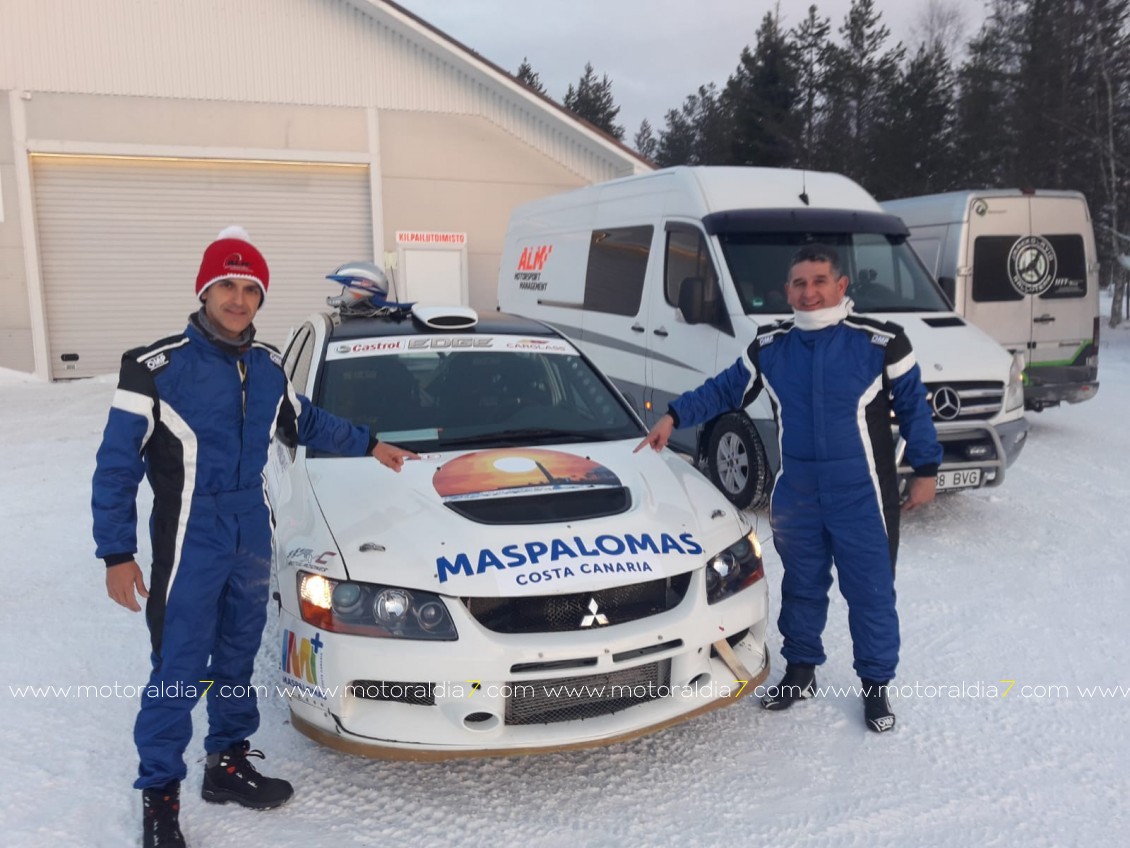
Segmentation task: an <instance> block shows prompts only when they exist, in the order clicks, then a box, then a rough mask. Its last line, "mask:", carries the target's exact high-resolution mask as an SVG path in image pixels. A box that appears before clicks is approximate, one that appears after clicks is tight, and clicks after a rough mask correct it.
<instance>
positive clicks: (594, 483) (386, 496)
mask: <svg viewBox="0 0 1130 848" xmlns="http://www.w3.org/2000/svg"><path fill="white" fill-rule="evenodd" d="M636 444H637V442H636V441H635V440H629V441H620V442H602V443H598V444H579V445H555V446H547V447H537V448H503V449H489V450H480V451H459V452H449V453H438V454H426V455H424V456H423V457H421V459H419V460H411V461H408V462H406V463H405V464H404V468H403V470H402V471H401V472H400V473H393V472H391V471H389V470H388V469H387V468H384V467H383V466H381V465H380V464H379V463H377V462H375V461H374V460H373V459H371V458H369V457H365V458H359V459H340V458H338V459H329V458H326V459H312V460H308V461H307V473H308V476H309V480H310V482H311V485H312V489H313V492H314V496H315V497H316V499H317V501H318V505H319V506H320V508H321V511H322V514H323V516H324V517H325V520H326V522H327V525H328V527H329V529H330V532H331V533H332V534H333V536H334V539H335V540H336V542H337V546H338V549H339V551H340V552H341V556H342V559H343V562H344V566H345V568H346V571H347V572H348V574H349V577H350V579H352V580H358V581H362V582H369V583H381V584H387V585H394V586H401V587H405V588H412V589H420V590H428V591H434V592H439V593H442V594H446V595H459V596H465V597H507V596H515V595H524V594H531V595H532V594H537V595H545V594H557V593H562V594H564V593H572V592H590V591H597V590H600V589H606V588H609V587H612V586H617V585H623V584H627V583H637V582H640V581H641V580H650V579H657V578H661V577H666V576H671V575H675V574H680V573H683V572H685V571H689V570H691V569H693V568H696V567H698V566H700V565H702V563H703V562H705V560H706V559H707V557H709V556H712V555H714V554H716V553H718V552H719V551H721V550H723V549H724V548H726V547H727V546H729V545H731V544H733V543H734V542H736V541H737V540H738V539H739V538H740V536H741V535H742V534H743V533H744V532H747V531H748V529H749V522H748V519H746V517H745V516H744V515H742V514H741V513H740V512H738V511H737V510H736V509H735V508H734V507H733V506H732V505H731V504H730V503H729V502H728V501H727V500H725V498H723V497H722V495H721V494H720V493H719V492H718V491H717V490H716V489H715V488H714V487H713V486H712V485H711V484H710V482H709V481H708V480H706V478H704V477H703V476H702V475H701V474H699V473H698V472H697V471H695V470H694V469H693V468H692V467H691V466H690V464H689V463H688V462H687V461H686V460H684V459H682V458H680V457H679V456H677V455H675V454H673V453H671V452H670V451H663V452H662V453H659V454H657V453H656V452H654V451H652V450H643V451H640V452H639V453H633V448H634V447H635V445H636ZM594 506H595V507H596V512H597V513H604V514H596V515H593V514H591V513H592V512H593V507H594ZM586 511H587V513H588V514H586ZM468 516H477V517H479V518H480V519H482V518H483V517H484V516H485V517H486V518H488V519H489V520H492V521H494V520H504V521H506V522H508V523H504V524H500V523H483V522H482V521H481V520H474V519H473V518H472V517H468ZM520 522H529V523H520Z"/></svg>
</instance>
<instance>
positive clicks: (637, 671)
mask: <svg viewBox="0 0 1130 848" xmlns="http://www.w3.org/2000/svg"><path fill="white" fill-rule="evenodd" d="M670 683H671V661H670V660H661V661H659V662H654V663H648V664H647V665H641V666H636V667H635V668H627V669H624V670H623V671H613V672H610V673H608V674H590V675H587V676H585V677H567V678H558V679H556V680H553V679H551V680H531V681H524V682H522V683H513V684H511V686H512V688H513V695H511V697H510V698H509V699H508V700H507V702H506V724H508V725H515V724H555V723H557V722H562V721H580V720H583V719H586V718H596V717H597V716H602V715H611V714H612V713H616V712H620V711H621V710H626V709H628V708H629V707H634V706H636V705H638V704H646V703H647V702H648V701H655V700H657V699H659V698H661V697H663V696H664V694H665V693H664V692H663V691H662V690H663V688H664V687H668V686H670Z"/></svg>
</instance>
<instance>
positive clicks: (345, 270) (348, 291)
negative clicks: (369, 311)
mask: <svg viewBox="0 0 1130 848" xmlns="http://www.w3.org/2000/svg"><path fill="white" fill-rule="evenodd" d="M326 279H327V280H333V281H335V282H338V283H341V284H342V285H343V286H345V289H344V290H343V291H342V293H341V302H342V303H350V302H353V303H356V302H358V301H362V300H366V299H370V300H372V302H373V304H374V305H376V306H380V305H381V304H382V303H384V302H385V301H386V300H388V277H387V276H385V272H384V271H382V270H381V269H380V268H378V267H377V266H376V265H374V264H373V263H372V262H346V263H345V264H344V265H342V266H340V267H339V268H338V269H337V270H335V271H334V272H333V273H332V274H326Z"/></svg>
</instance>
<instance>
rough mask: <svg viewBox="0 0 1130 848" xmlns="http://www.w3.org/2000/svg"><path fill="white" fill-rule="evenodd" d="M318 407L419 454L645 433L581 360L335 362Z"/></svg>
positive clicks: (437, 356) (424, 357) (515, 357)
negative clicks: (448, 449) (447, 449)
mask: <svg viewBox="0 0 1130 848" xmlns="http://www.w3.org/2000/svg"><path fill="white" fill-rule="evenodd" d="M316 402H317V403H318V405H319V406H321V407H322V408H324V409H326V410H328V411H329V412H332V413H334V414H335V415H340V416H341V417H343V418H346V419H349V420H350V421H353V422H354V423H356V424H361V425H366V426H368V427H369V428H370V430H371V431H372V432H375V433H376V434H377V435H378V437H379V438H380V439H382V440H385V441H390V442H394V443H396V444H398V445H400V446H401V447H407V448H410V449H412V450H416V451H420V450H443V449H445V448H456V447H458V448H463V447H477V448H485V447H503V446H509V445H515V444H522V445H529V444H550V443H569V442H578V441H598V440H599V441H605V440H611V439H626V438H633V437H637V436H638V435H639V434H640V432H641V431H640V425H639V424H638V422H637V421H636V420H635V418H634V417H633V416H632V414H631V413H630V411H629V410H628V409H627V408H626V406H625V405H624V404H623V403H622V401H621V400H620V399H619V397H618V396H617V395H615V394H614V393H613V390H612V389H611V388H610V387H609V385H608V384H607V383H606V382H605V381H604V380H603V379H602V378H601V377H600V376H598V375H597V374H596V372H595V371H593V369H592V368H591V367H590V366H589V364H588V363H587V362H586V361H585V360H584V359H583V358H582V357H581V356H579V355H577V354H575V353H570V354H563V353H542V352H525V351H521V352H519V351H501V350H479V349H471V348H469V349H465V350H448V351H431V350H429V351H402V352H397V353H382V354H378V355H373V356H362V357H349V358H344V359H331V360H330V361H328V362H327V363H326V365H325V368H324V369H323V371H322V375H321V377H320V380H319V385H318V387H317V400H316ZM312 455H313V454H312Z"/></svg>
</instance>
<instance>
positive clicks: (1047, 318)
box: [1032, 315, 1055, 324]
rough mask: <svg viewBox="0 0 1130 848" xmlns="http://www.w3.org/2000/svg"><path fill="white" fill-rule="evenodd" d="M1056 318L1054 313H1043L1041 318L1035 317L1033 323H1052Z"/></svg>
mask: <svg viewBox="0 0 1130 848" xmlns="http://www.w3.org/2000/svg"><path fill="white" fill-rule="evenodd" d="M1054 320H1055V316H1054V315H1041V316H1040V317H1039V318H1033V319H1032V323H1033V324H1050V323H1051V322H1052V321H1054Z"/></svg>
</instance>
